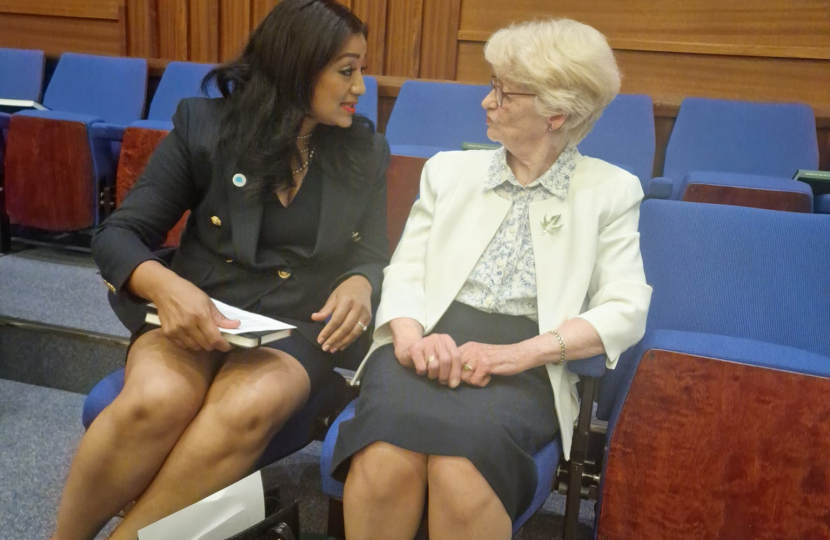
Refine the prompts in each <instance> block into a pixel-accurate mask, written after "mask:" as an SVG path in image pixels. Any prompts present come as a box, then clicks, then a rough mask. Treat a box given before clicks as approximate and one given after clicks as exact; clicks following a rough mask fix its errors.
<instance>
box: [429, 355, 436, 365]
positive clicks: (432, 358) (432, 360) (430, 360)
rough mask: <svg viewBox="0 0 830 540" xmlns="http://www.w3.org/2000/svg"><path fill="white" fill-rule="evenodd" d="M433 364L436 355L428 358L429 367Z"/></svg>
mask: <svg viewBox="0 0 830 540" xmlns="http://www.w3.org/2000/svg"><path fill="white" fill-rule="evenodd" d="M432 362H435V355H434V354H433V355H432V356H430V357H429V358H427V365H429V364H431V363H432Z"/></svg>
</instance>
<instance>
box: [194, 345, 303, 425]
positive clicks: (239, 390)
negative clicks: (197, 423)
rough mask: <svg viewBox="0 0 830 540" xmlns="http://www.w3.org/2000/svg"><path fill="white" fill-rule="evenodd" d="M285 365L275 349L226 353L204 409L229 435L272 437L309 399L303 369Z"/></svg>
mask: <svg viewBox="0 0 830 540" xmlns="http://www.w3.org/2000/svg"><path fill="white" fill-rule="evenodd" d="M243 352H247V351H243ZM257 355H259V356H257ZM294 363H296V360H295V361H294ZM286 364H287V363H286V362H285V361H284V358H283V357H282V356H281V354H279V353H278V352H277V351H266V350H261V351H259V350H258V351H254V354H253V356H252V357H245V356H239V355H228V359H227V360H226V363H225V365H224V366H223V367H222V369H221V370H220V371H219V373H218V374H217V375H216V380H215V381H214V384H213V385H212V386H211V388H210V391H209V392H208V395H207V398H206V401H205V410H206V411H208V412H209V414H210V417H211V419H212V420H213V421H215V422H217V423H218V424H219V427H220V428H221V429H222V430H224V431H225V432H226V433H228V434H229V435H230V436H234V437H246V438H250V437H253V438H255V439H257V438H263V437H270V436H272V435H273V434H274V433H275V432H276V431H277V430H278V429H279V428H280V427H281V426H282V425H283V424H284V423H285V422H286V421H287V420H288V419H289V418H290V417H291V415H293V414H294V413H295V412H296V411H298V410H299V409H300V408H302V406H303V405H304V404H305V402H306V401H307V400H308V386H309V384H308V375H307V374H306V372H305V370H304V369H303V368H302V367H301V366H300V367H298V368H297V367H295V366H293V364H288V365H286Z"/></svg>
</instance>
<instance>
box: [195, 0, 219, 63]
mask: <svg viewBox="0 0 830 540" xmlns="http://www.w3.org/2000/svg"><path fill="white" fill-rule="evenodd" d="M188 30H189V36H188V37H189V40H190V41H189V43H190V52H189V55H188V59H189V60H191V61H193V62H217V61H219V0H191V2H190V13H189V26H188Z"/></svg>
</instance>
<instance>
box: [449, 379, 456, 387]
mask: <svg viewBox="0 0 830 540" xmlns="http://www.w3.org/2000/svg"><path fill="white" fill-rule="evenodd" d="M456 386H458V381H457V380H456V379H453V381H452V382H451V383H450V388H455V387H456Z"/></svg>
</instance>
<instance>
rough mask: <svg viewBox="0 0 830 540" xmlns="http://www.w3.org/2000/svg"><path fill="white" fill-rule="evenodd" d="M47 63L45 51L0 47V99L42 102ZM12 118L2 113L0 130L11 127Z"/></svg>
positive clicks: (0, 141) (0, 139) (0, 114)
mask: <svg viewBox="0 0 830 540" xmlns="http://www.w3.org/2000/svg"><path fill="white" fill-rule="evenodd" d="M45 62H46V61H45V58H44V55H43V51H34V50H28V49H4V48H2V47H0V98H2V99H24V100H32V101H40V93H41V90H42V87H43V68H44V65H45ZM10 118H11V115H10V114H6V113H2V112H0V130H2V129H7V128H8V127H9V119H10ZM0 143H2V133H0ZM0 152H2V144H0ZM0 156H2V154H0ZM2 163H3V161H2V159H0V165H2Z"/></svg>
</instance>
